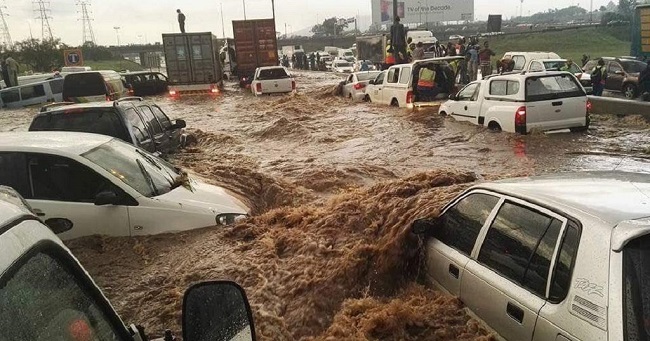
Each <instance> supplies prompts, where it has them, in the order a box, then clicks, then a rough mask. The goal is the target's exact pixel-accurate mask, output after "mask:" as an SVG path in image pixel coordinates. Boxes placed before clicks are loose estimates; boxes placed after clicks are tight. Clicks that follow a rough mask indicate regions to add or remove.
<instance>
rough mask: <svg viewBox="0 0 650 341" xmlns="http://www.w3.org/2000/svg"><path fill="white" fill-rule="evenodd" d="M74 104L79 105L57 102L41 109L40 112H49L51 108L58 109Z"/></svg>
mask: <svg viewBox="0 0 650 341" xmlns="http://www.w3.org/2000/svg"><path fill="white" fill-rule="evenodd" d="M72 104H77V103H75V102H56V103H50V104H46V105H44V106H42V107H41V109H40V110H39V111H38V112H47V111H48V110H49V109H51V108H56V107H62V106H65V105H72Z"/></svg>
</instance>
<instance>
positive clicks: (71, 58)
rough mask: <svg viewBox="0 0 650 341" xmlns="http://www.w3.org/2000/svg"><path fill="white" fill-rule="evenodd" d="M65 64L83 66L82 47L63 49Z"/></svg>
mask: <svg viewBox="0 0 650 341" xmlns="http://www.w3.org/2000/svg"><path fill="white" fill-rule="evenodd" d="M63 59H64V62H65V66H83V65H84V57H83V54H82V53H81V50H80V49H74V50H65V51H63Z"/></svg>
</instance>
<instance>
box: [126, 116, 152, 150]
mask: <svg viewBox="0 0 650 341" xmlns="http://www.w3.org/2000/svg"><path fill="white" fill-rule="evenodd" d="M124 114H125V116H126V120H127V122H129V124H130V125H131V127H132V129H133V135H135V139H136V140H138V142H144V141H147V140H149V139H151V136H149V131H148V130H147V127H146V126H145V125H144V122H142V119H141V118H140V115H138V113H137V112H135V109H134V108H127V109H126V110H125V111H124Z"/></svg>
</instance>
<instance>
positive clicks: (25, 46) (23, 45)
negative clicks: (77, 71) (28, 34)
mask: <svg viewBox="0 0 650 341" xmlns="http://www.w3.org/2000/svg"><path fill="white" fill-rule="evenodd" d="M66 47H67V46H65V44H61V40H60V39H46V40H43V41H41V40H39V39H26V40H23V41H20V42H17V43H15V44H14V49H15V51H16V56H17V59H18V60H19V61H20V62H21V63H23V64H26V65H29V66H31V68H32V70H33V71H37V72H49V71H52V70H53V69H55V68H59V67H60V66H61V65H63V49H65V48H66Z"/></svg>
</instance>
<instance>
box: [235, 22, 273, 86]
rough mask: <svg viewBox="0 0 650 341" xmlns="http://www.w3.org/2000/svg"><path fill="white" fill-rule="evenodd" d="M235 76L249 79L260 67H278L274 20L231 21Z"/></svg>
mask: <svg viewBox="0 0 650 341" xmlns="http://www.w3.org/2000/svg"><path fill="white" fill-rule="evenodd" d="M232 28H233V33H234V37H235V53H236V55H237V56H236V61H237V68H236V71H237V76H238V77H239V78H240V79H242V78H244V77H250V76H252V75H253V73H254V72H255V69H257V68H258V67H262V66H277V65H279V63H280V61H279V57H278V41H277V37H276V35H275V33H276V31H275V20H273V19H256V20H233V22H232Z"/></svg>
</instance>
